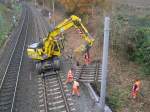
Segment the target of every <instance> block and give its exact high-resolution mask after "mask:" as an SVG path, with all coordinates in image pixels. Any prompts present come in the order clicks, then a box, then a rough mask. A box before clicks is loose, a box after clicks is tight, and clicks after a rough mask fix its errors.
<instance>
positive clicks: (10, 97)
mask: <svg viewBox="0 0 150 112" xmlns="http://www.w3.org/2000/svg"><path fill="white" fill-rule="evenodd" d="M24 10H25V15H24V19H23V22H22V24H21V29H20V31H19V34H18V38H17V41H16V43H15V47H14V49H13V51H12V53H11V56H10V59H9V62H8V65H7V67H6V70H5V73H4V76H3V78H2V82H1V84H0V95H1V97H3V98H4V97H5V98H7V100H6V99H5V100H4V99H3V101H5V102H1V105H0V106H1V107H2V108H1V109H2V110H8V109H10V110H11V112H12V111H13V108H14V103H15V97H16V90H17V85H18V79H19V75H20V69H21V64H22V60H23V55H24V49H25V44H26V40H27V30H28V22H27V25H26V22H25V20H26V19H27V21H28V20H29V16H28V15H27V9H26V8H25V9H24ZM24 25H26V27H27V28H26V29H25V38H24V40H23V46H19V45H22V44H21V42H22V40H20V39H22V38H21V36H22V35H21V34H22V33H23V31H24V30H23V28H24ZM19 42H20V43H19ZM21 48H22V49H21ZM19 50H20V51H19ZM15 59H18V60H20V61H19V62H18V61H17V60H15ZM14 65H16V66H14ZM16 69H17V70H16ZM14 70H15V71H14ZM15 72H16V73H15ZM13 73H14V74H13ZM16 74H17V75H16ZM9 86H11V87H9ZM2 91H3V92H4V93H5V94H4V93H2ZM6 93H7V94H6ZM4 95H5V96H4ZM4 105H5V106H4ZM6 105H7V106H6ZM9 105H10V106H9ZM9 112H10V111H9Z"/></svg>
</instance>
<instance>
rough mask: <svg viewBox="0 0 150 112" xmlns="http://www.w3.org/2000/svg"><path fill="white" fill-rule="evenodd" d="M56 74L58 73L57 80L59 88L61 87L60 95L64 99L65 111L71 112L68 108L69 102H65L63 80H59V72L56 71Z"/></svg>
mask: <svg viewBox="0 0 150 112" xmlns="http://www.w3.org/2000/svg"><path fill="white" fill-rule="evenodd" d="M57 75H58V81H59V85H60V89H61V92H62V96H63V99H64V103H65V107H66V111H67V112H71V110H70V108H69V104H68V102H67V98H66V95H65V92H64V89H63V82H62V80H61V77H60V74H59V73H57Z"/></svg>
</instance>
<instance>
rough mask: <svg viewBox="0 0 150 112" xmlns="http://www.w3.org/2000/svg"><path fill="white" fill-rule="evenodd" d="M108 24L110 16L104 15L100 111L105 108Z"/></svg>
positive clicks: (102, 111)
mask: <svg viewBox="0 0 150 112" xmlns="http://www.w3.org/2000/svg"><path fill="white" fill-rule="evenodd" d="M109 24H110V18H109V17H105V22H104V44H103V61H102V81H101V90H100V106H101V111H100V112H104V109H105V97H106V83H107V71H108V70H107V68H108V48H109Z"/></svg>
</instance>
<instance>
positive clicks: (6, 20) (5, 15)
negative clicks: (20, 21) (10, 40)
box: [0, 4, 21, 47]
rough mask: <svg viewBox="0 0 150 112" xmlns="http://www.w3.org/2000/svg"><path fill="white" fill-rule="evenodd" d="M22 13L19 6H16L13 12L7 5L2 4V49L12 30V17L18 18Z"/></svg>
mask: <svg viewBox="0 0 150 112" xmlns="http://www.w3.org/2000/svg"><path fill="white" fill-rule="evenodd" d="M20 12H21V7H20V6H19V5H14V8H13V10H10V9H9V8H7V7H6V6H5V5H3V4H0V47H2V45H3V44H4V43H5V40H6V39H7V37H8V36H7V35H8V33H9V32H10V30H11V28H12V15H15V16H17V14H18V13H20Z"/></svg>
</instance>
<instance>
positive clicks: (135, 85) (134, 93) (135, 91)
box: [132, 80, 141, 99]
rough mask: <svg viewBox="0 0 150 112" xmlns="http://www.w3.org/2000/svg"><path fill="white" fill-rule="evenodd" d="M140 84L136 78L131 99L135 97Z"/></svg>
mask: <svg viewBox="0 0 150 112" xmlns="http://www.w3.org/2000/svg"><path fill="white" fill-rule="evenodd" d="M140 86H141V81H140V80H136V81H135V83H134V85H133V87H132V97H133V99H135V98H136V97H137V95H138V92H139V90H140Z"/></svg>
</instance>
